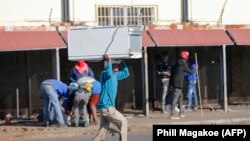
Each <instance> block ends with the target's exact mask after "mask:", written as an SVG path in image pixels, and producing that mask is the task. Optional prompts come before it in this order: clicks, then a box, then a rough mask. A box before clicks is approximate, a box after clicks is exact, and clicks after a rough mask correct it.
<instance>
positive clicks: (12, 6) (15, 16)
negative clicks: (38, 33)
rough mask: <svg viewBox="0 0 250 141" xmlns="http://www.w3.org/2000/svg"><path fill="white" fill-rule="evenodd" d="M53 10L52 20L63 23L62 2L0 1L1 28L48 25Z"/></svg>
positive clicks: (46, 0) (40, 0)
mask: <svg viewBox="0 0 250 141" xmlns="http://www.w3.org/2000/svg"><path fill="white" fill-rule="evenodd" d="M51 9H52V14H51V20H52V21H61V0H0V26H5V25H9V26H10V25H13V26H22V25H30V24H32V25H33V24H35V25H41V24H48V21H49V16H50V11H51ZM34 21H36V22H34Z"/></svg>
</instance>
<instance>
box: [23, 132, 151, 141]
mask: <svg viewBox="0 0 250 141" xmlns="http://www.w3.org/2000/svg"><path fill="white" fill-rule="evenodd" d="M92 138H93V135H85V136H74V137H73V136H72V137H64V138H44V139H32V140H26V141H83V140H84V141H91V139H92ZM128 140H129V141H152V140H153V136H152V133H151V132H149V131H147V132H138V133H129V134H128ZM105 141H118V135H115V136H114V137H113V136H112V135H111V134H108V135H107V137H106V139H105Z"/></svg>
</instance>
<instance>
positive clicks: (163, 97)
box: [161, 78, 169, 112]
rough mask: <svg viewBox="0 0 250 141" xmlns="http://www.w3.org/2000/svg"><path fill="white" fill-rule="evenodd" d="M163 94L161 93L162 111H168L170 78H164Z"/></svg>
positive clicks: (162, 80) (162, 81)
mask: <svg viewBox="0 0 250 141" xmlns="http://www.w3.org/2000/svg"><path fill="white" fill-rule="evenodd" d="M161 83H162V94H161V108H162V109H161V110H162V112H168V111H167V110H168V109H167V102H166V101H167V95H168V85H169V78H162V79H161Z"/></svg>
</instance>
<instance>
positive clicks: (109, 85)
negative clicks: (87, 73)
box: [93, 55, 129, 141]
mask: <svg viewBox="0 0 250 141" xmlns="http://www.w3.org/2000/svg"><path fill="white" fill-rule="evenodd" d="M104 60H105V61H106V62H107V63H106V65H105V70H104V71H102V73H101V79H100V82H101V85H102V92H101V95H100V98H99V102H98V109H99V110H100V115H101V120H100V122H101V125H100V128H99V130H98V132H97V134H96V136H95V137H94V139H93V141H103V140H104V139H105V137H106V134H107V131H108V130H111V128H110V127H109V126H110V124H114V125H116V126H117V128H118V129H119V133H120V141H127V120H126V118H125V117H124V116H123V115H122V114H121V113H120V112H119V111H117V110H116V109H115V100H116V96H117V86H118V81H119V80H122V79H125V78H127V77H128V76H129V71H128V68H127V66H126V64H125V63H124V62H123V61H122V63H121V71H119V66H118V64H113V66H112V63H111V58H110V57H109V56H108V55H104Z"/></svg>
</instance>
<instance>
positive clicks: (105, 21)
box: [96, 5, 157, 26]
mask: <svg viewBox="0 0 250 141" xmlns="http://www.w3.org/2000/svg"><path fill="white" fill-rule="evenodd" d="M96 10H97V19H98V25H99V26H119V25H150V24H153V23H154V22H155V21H156V15H157V12H156V11H157V6H103V5H97V6H96Z"/></svg>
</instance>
